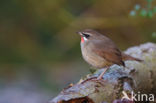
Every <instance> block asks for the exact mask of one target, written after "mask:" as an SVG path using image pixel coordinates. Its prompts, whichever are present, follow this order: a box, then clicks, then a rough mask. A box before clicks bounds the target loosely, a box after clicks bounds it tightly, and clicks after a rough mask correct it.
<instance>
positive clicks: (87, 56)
mask: <svg viewBox="0 0 156 103" xmlns="http://www.w3.org/2000/svg"><path fill="white" fill-rule="evenodd" d="M93 48H96V47H94V45H92V44H88V45H85V44H81V52H82V56H83V58H84V60H85V61H86V62H88V63H89V64H90V65H92V66H93V67H96V68H104V67H106V66H109V65H111V63H110V62H108V61H107V60H105V59H104V58H103V57H100V56H99V55H97V54H96V53H95V52H94V51H93Z"/></svg>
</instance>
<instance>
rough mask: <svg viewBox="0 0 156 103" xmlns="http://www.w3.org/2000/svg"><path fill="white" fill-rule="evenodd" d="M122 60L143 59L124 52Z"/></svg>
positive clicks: (139, 60) (140, 60)
mask: <svg viewBox="0 0 156 103" xmlns="http://www.w3.org/2000/svg"><path fill="white" fill-rule="evenodd" d="M122 60H123V61H125V60H135V61H138V62H143V61H144V60H142V59H139V58H135V57H132V56H130V55H128V54H125V53H122Z"/></svg>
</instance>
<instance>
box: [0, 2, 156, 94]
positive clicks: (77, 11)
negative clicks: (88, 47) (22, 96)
mask: <svg viewBox="0 0 156 103" xmlns="http://www.w3.org/2000/svg"><path fill="white" fill-rule="evenodd" d="M134 5H135V6H134ZM155 5H156V1H155V0H148V1H146V0H137V1H135V0H116V1H112V0H76V1H74V0H44V1H42V0H1V1H0V84H3V85H7V84H9V85H10V84H14V83H15V84H16V85H18V84H22V83H23V82H24V83H25V84H29V85H31V86H34V87H35V88H36V87H40V88H46V89H48V90H49V89H50V90H52V91H58V90H59V89H60V88H63V87H64V85H67V84H68V83H70V82H73V81H77V80H78V78H79V77H81V76H83V75H84V74H86V72H89V68H90V67H89V66H88V64H87V63H85V62H84V60H83V59H82V57H81V51H80V46H79V42H80V38H79V36H78V35H76V33H75V32H76V31H79V30H82V29H85V28H92V29H96V30H98V31H99V32H101V33H103V34H105V35H107V36H109V37H110V38H112V39H113V40H114V41H115V43H116V44H117V45H118V46H119V48H121V49H122V50H124V49H126V48H128V47H129V46H133V45H138V44H140V43H144V42H148V41H152V42H156V37H155V32H156V31H155V27H156V19H155V15H154V14H155V12H156V8H155ZM146 6H147V7H146ZM133 8H134V10H132V9H133ZM131 10H132V11H131ZM129 13H130V15H132V16H136V15H138V14H139V15H141V16H143V17H150V19H149V18H141V17H140V16H136V18H133V17H131V16H129ZM86 68H88V69H86ZM25 84H22V86H23V85H25Z"/></svg>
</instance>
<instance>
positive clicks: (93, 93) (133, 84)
mask: <svg viewBox="0 0 156 103" xmlns="http://www.w3.org/2000/svg"><path fill="white" fill-rule="evenodd" d="M125 53H126V54H129V55H131V56H133V57H137V58H140V59H142V60H144V61H143V62H137V61H125V64H126V67H125V68H124V67H122V66H118V65H112V66H111V67H110V68H109V70H108V71H107V72H106V73H105V75H104V76H103V79H102V80H96V79H95V78H97V77H98V76H99V74H100V73H101V72H102V71H103V70H104V69H100V70H97V71H96V72H95V73H94V74H89V75H87V76H86V78H83V79H80V81H79V82H78V83H76V84H72V85H69V86H68V87H67V88H65V89H63V90H62V91H61V92H60V93H59V94H58V96H56V97H55V98H53V99H52V100H50V101H49V102H48V103H133V102H136V101H137V102H140V103H146V102H149V101H150V102H155V101H154V99H155V97H154V96H155V94H156V88H155V87H156V82H155V79H156V44H154V43H145V44H142V45H139V46H134V47H131V48H129V49H127V50H126V51H125ZM133 93H135V96H133ZM126 96H127V98H124V99H123V97H126ZM132 97H135V98H132ZM121 100H127V101H128V102H124V101H122V102H121Z"/></svg>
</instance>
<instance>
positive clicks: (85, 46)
mask: <svg viewBox="0 0 156 103" xmlns="http://www.w3.org/2000/svg"><path fill="white" fill-rule="evenodd" d="M77 33H78V34H79V35H80V37H81V42H80V46H81V53H82V57H83V59H84V60H85V61H86V62H87V63H88V64H90V65H91V66H93V67H95V68H98V69H102V68H105V70H104V71H103V72H102V73H101V74H100V75H99V76H98V77H97V80H100V79H102V78H103V75H104V74H105V72H106V71H107V70H108V69H109V67H110V66H112V65H113V64H117V65H119V66H123V67H125V63H124V61H126V60H135V61H138V62H141V61H143V60H141V59H138V58H135V57H132V56H130V55H128V54H125V53H123V52H121V51H120V50H119V48H118V47H117V46H116V44H115V43H114V42H113V41H112V40H111V39H110V38H108V37H107V36H105V35H103V34H101V33H99V32H97V31H95V30H93V29H85V30H82V31H78V32H77Z"/></svg>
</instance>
